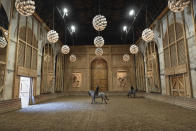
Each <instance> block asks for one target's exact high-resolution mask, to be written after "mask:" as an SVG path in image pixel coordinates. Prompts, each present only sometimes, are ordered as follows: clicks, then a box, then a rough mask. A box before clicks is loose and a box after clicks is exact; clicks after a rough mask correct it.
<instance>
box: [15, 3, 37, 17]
mask: <svg viewBox="0 0 196 131" xmlns="http://www.w3.org/2000/svg"><path fill="white" fill-rule="evenodd" d="M15 7H16V10H17V11H18V12H19V13H20V14H21V15H24V16H31V15H32V14H33V13H34V12H35V1H34V0H16V2H15Z"/></svg>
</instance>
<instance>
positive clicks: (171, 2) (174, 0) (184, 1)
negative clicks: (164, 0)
mask: <svg viewBox="0 0 196 131" xmlns="http://www.w3.org/2000/svg"><path fill="white" fill-rule="evenodd" d="M189 3H190V0H168V7H169V9H170V10H171V11H173V12H181V11H183V10H184V8H186V7H187V6H188V4H189Z"/></svg>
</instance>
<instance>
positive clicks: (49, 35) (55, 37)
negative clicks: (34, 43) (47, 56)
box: [47, 30, 59, 44]
mask: <svg viewBox="0 0 196 131" xmlns="http://www.w3.org/2000/svg"><path fill="white" fill-rule="evenodd" d="M47 39H48V41H49V42H50V43H53V44H54V43H56V42H57V41H58V40H59V34H58V33H57V32H56V31H54V30H50V31H49V32H48V33H47Z"/></svg>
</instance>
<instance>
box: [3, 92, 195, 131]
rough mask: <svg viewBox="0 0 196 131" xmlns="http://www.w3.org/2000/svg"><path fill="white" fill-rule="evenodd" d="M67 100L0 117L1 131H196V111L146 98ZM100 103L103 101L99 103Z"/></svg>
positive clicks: (65, 98)
mask: <svg viewBox="0 0 196 131" xmlns="http://www.w3.org/2000/svg"><path fill="white" fill-rule="evenodd" d="M110 99H111V100H110V102H109V104H107V105H106V104H101V103H99V104H93V105H92V104H90V103H91V99H90V98H89V97H63V98H58V99H54V100H51V101H48V102H45V103H41V104H37V105H33V106H30V107H28V108H25V109H22V110H19V111H15V112H9V113H5V114H1V115H0V131H7V130H10V131H29V130H31V131H196V111H192V110H188V109H184V108H181V107H178V106H173V105H169V104H165V103H160V102H156V101H152V100H148V99H144V98H136V99H131V98H129V99H128V98H127V97H122V96H121V97H120V96H115V97H114V96H113V97H110ZM98 101H100V100H98Z"/></svg>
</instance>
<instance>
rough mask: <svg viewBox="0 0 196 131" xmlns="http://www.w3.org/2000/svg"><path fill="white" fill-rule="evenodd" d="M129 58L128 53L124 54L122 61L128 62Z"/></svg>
mask: <svg viewBox="0 0 196 131" xmlns="http://www.w3.org/2000/svg"><path fill="white" fill-rule="evenodd" d="M129 60H130V56H129V54H124V55H123V61H125V62H128V61H129Z"/></svg>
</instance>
